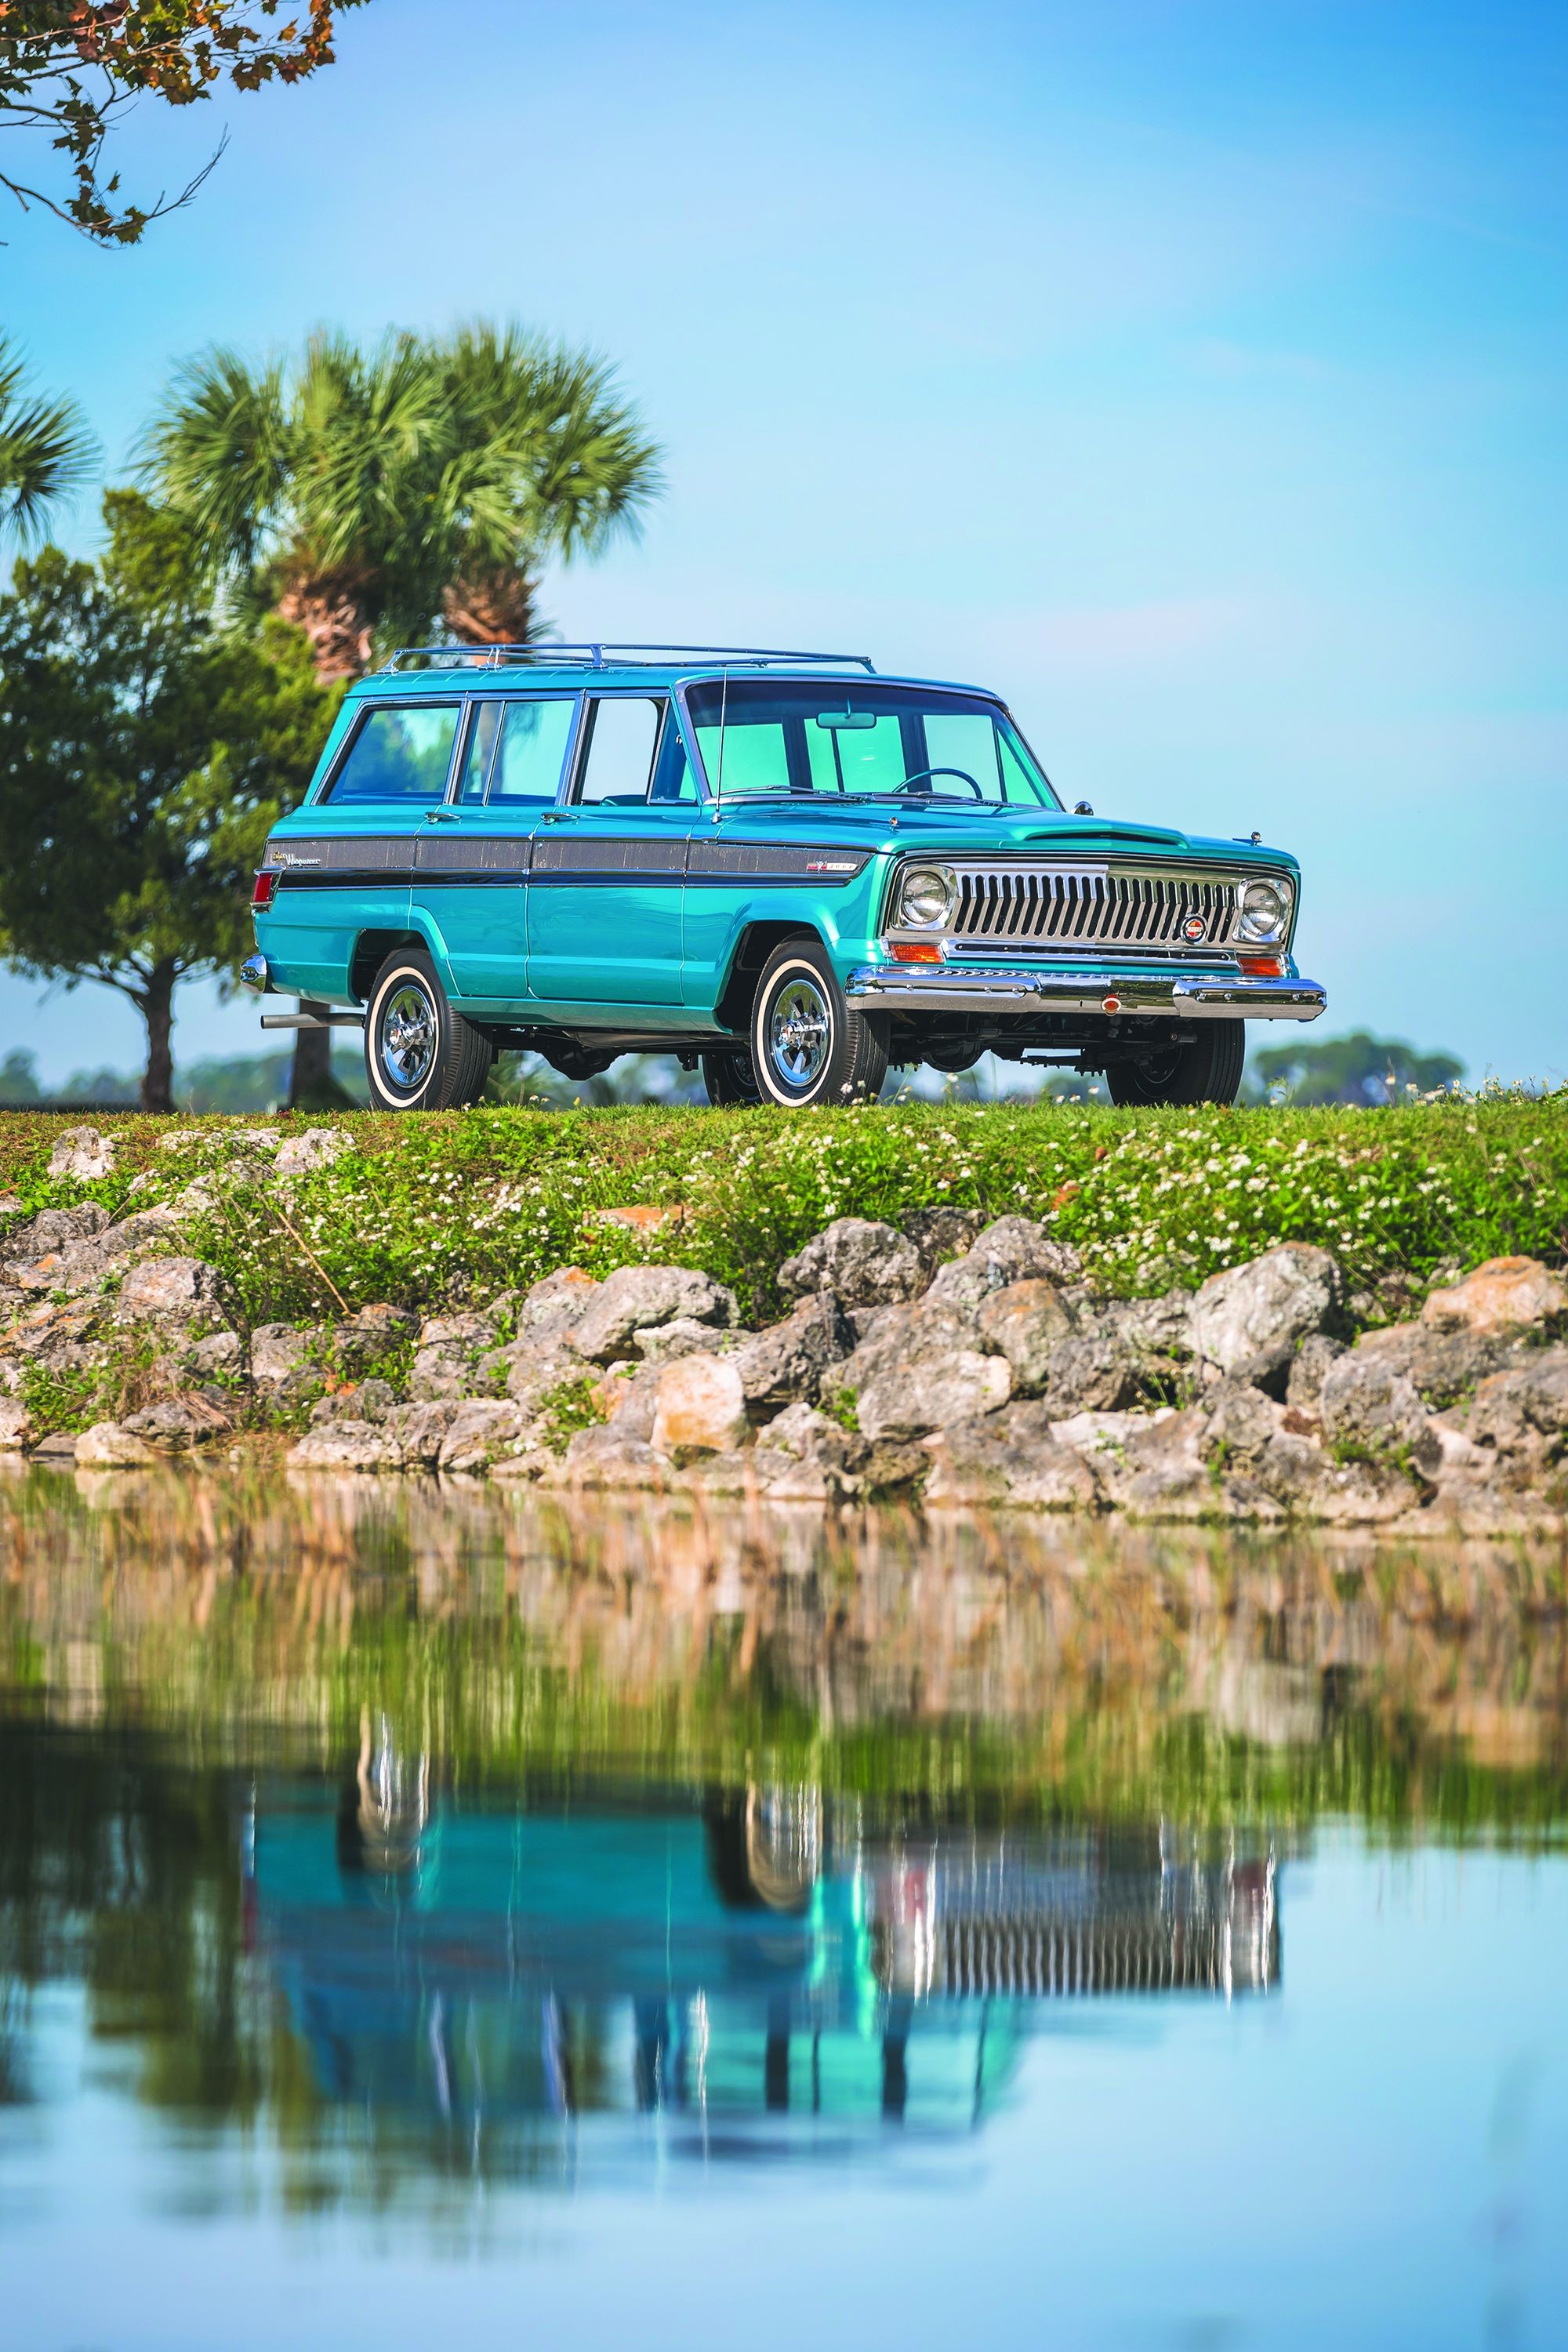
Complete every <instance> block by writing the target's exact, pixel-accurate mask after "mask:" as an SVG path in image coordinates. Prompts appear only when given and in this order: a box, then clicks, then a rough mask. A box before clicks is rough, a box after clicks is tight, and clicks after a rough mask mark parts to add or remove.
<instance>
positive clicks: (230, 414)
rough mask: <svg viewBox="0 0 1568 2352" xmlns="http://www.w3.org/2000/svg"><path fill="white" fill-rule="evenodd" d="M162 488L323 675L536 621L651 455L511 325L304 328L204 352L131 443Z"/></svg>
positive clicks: (587, 356)
mask: <svg viewBox="0 0 1568 2352" xmlns="http://www.w3.org/2000/svg"><path fill="white" fill-rule="evenodd" d="M145 459H146V471H147V473H148V475H149V477H150V478H151V481H152V483H153V486H154V488H155V489H156V490H157V492H158V493H159V495H160V496H161V497H162V498H163V499H164V500H165V501H166V502H167V503H168V504H169V505H170V506H172V507H173V508H174V509H175V510H176V511H177V512H179V513H182V514H183V515H184V516H185V517H186V519H187V520H189V521H190V522H191V523H192V524H194V525H195V532H196V537H197V539H198V541H199V542H200V543H201V545H202V546H203V547H204V548H205V551H206V556H207V560H208V562H209V563H210V565H211V567H212V569H213V571H214V572H215V573H216V575H218V576H219V577H220V578H221V579H224V580H226V582H227V583H228V585H229V587H230V590H231V592H232V593H233V594H234V596H235V598H236V601H237V604H240V606H241V607H246V606H248V607H249V608H250V609H251V610H252V611H254V612H259V611H260V610H262V609H265V608H266V607H268V606H270V607H272V608H273V609H274V610H276V611H277V612H278V613H279V614H280V615H281V616H282V618H283V619H285V620H287V621H291V622H293V623H294V624H295V625H297V626H298V627H300V629H302V630H303V631H304V633H305V635H306V636H307V637H308V638H309V640H310V649H311V654H312V656H313V659H314V662H315V667H316V675H317V677H319V678H320V679H321V682H322V683H323V684H324V685H325V684H331V683H333V682H335V681H336V680H339V679H342V678H352V677H360V676H362V675H363V672H364V670H365V669H366V668H368V667H369V665H370V662H371V659H372V657H373V655H374V650H375V648H376V646H378V644H379V645H383V646H384V645H387V644H396V643H398V642H403V643H406V642H408V641H409V640H410V639H418V638H424V637H429V636H432V635H435V634H436V633H437V631H441V632H443V633H444V634H445V635H447V636H449V637H451V638H454V639H456V640H457V641H458V642H459V643H463V644H469V645H495V644H501V643H507V642H512V643H518V644H527V643H528V642H530V641H531V639H532V638H533V637H534V636H535V635H538V634H540V633H541V625H540V622H539V617H538V612H537V605H536V597H537V591H538V581H539V573H540V570H541V567H542V565H543V563H544V562H547V561H548V560H549V559H550V558H551V557H552V556H555V557H558V558H560V559H561V560H563V561H570V559H571V558H572V557H574V556H575V555H579V554H592V553H595V552H596V551H598V550H599V549H600V548H602V547H603V546H604V545H605V543H606V541H609V540H610V539H611V538H612V537H613V536H614V535H615V533H616V531H617V530H635V529H636V527H637V520H638V518H639V515H640V513H641V510H642V509H643V508H644V507H645V506H646V505H647V502H648V500H649V499H652V498H653V497H654V496H656V495H657V493H658V488H659V464H658V460H659V453H658V447H657V446H656V445H655V443H654V442H653V441H651V440H650V439H649V438H648V436H647V434H646V433H645V432H644V430H643V427H642V425H641V423H640V421H639V419H638V417H637V412H636V410H635V409H633V408H632V407H630V406H629V405H628V404H626V402H625V401H624V400H623V399H621V397H620V396H619V394H618V392H617V388H616V378H615V374H614V372H613V371H612V370H611V369H610V368H609V367H608V366H607V365H606V364H605V362H604V361H602V360H600V359H598V358H596V357H595V356H594V355H593V354H592V353H590V352H573V351H569V350H567V349H566V348H564V347H563V346H562V345H558V344H554V343H551V342H549V341H546V340H545V339H543V338H542V337H540V336H537V335H531V334H529V333H528V332H526V331H524V330H523V329H521V328H519V327H515V326H508V327H501V328H496V327H494V326H491V325H489V324H487V323H485V322H482V321H481V322H479V323H477V324H475V325H473V326H470V327H466V328H463V329H461V330H459V331H458V332H457V333H456V334H454V335H451V336H448V337H446V338H421V337H418V336H416V335H412V334H407V333H393V334H389V335H387V336H386V337H384V340H383V341H381V342H380V343H379V344H377V345H375V346H374V348H372V349H371V350H369V351H363V350H361V349H360V348H359V347H358V346H356V345H355V344H354V343H353V342H352V341H350V340H349V339H348V338H347V337H346V336H343V335H338V334H329V333H324V332H323V333H320V334H317V335H314V336H312V337H311V339H310V342H309V343H308V344H307V346H306V349H305V353H304V357H303V359H302V361H301V362H300V364H299V365H298V366H297V367H296V368H294V369H293V370H292V372H290V371H289V370H287V369H286V368H285V367H284V366H283V365H282V364H280V363H279V362H269V363H268V365H266V366H264V367H261V368H259V369H258V368H253V367H251V366H250V365H249V364H247V362H246V361H245V360H244V359H242V358H241V357H239V356H238V354H237V353H236V352H231V351H224V350H214V351H209V352H205V353H203V354H201V355H200V356H199V357H197V358H196V359H194V360H192V361H190V362H188V363H187V364H186V366H185V367H184V369H182V370H181V372H180V373H179V374H178V376H177V377H176V379H175V381H174V384H173V386H172V387H171V390H170V393H169V395H168V397H167V399H166V400H165V402H164V403H163V407H162V408H161V409H160V411H159V412H158V414H157V415H155V416H154V418H153V423H152V425H151V426H150V427H149V430H148V433H147V436H146V447H145ZM332 1093H333V1082H332V1078H331V1032H330V1031H327V1030H302V1031H301V1032H300V1037H299V1042H298V1044H297V1045H296V1047H295V1053H294V1067H293V1074H292V1077H291V1080H290V1086H289V1099H290V1101H292V1102H296V1103H301V1102H311V1101H315V1102H321V1101H326V1100H330V1099H331V1096H332Z"/></svg>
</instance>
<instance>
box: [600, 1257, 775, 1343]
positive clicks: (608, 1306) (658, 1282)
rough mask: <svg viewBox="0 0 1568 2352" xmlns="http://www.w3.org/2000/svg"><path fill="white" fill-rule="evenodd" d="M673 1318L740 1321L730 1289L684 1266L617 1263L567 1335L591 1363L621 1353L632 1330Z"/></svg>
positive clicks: (724, 1321) (629, 1340)
mask: <svg viewBox="0 0 1568 2352" xmlns="http://www.w3.org/2000/svg"><path fill="white" fill-rule="evenodd" d="M678 1318H679V1319H683V1320H689V1321H691V1322H694V1323H718V1324H732V1323H736V1322H738V1321H739V1319H740V1314H739V1309H738V1308H737V1307H736V1303H735V1296H734V1293H733V1292H732V1291H730V1290H726V1289H725V1287H724V1286H723V1284H722V1283H719V1282H715V1281H714V1279H713V1277H712V1276H711V1275H710V1274H700V1273H698V1272H697V1271H696V1270H695V1269H694V1268H692V1267H690V1266H684V1265H622V1266H617V1267H616V1271H615V1273H614V1274H612V1275H608V1276H605V1280H604V1281H603V1282H602V1283H601V1284H600V1285H599V1286H598V1291H597V1295H596V1296H595V1298H594V1300H593V1302H592V1304H591V1305H590V1306H589V1307H588V1309H587V1312H586V1313H585V1314H584V1316H583V1317H582V1318H581V1320H580V1321H579V1322H578V1323H577V1324H576V1326H575V1328H574V1330H573V1331H572V1333H571V1335H570V1336H571V1339H572V1343H573V1345H574V1347H575V1348H576V1349H577V1351H578V1353H579V1355H583V1356H586V1357H588V1358H589V1359H590V1360H593V1361H594V1362H596V1363H601V1364H608V1363H613V1362H614V1360H615V1359H616V1357H617V1356H624V1355H625V1354H626V1351H627V1349H628V1348H629V1346H630V1344H631V1340H632V1337H633V1335H634V1333H636V1332H637V1331H642V1330H646V1329H647V1328H648V1327H649V1326H650V1325H652V1324H656V1323H673V1322H675V1321H676V1320H677V1319H678Z"/></svg>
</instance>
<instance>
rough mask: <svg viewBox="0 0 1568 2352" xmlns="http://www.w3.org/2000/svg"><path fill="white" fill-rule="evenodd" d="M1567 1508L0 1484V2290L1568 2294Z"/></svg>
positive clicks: (771, 2297) (529, 2315)
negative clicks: (1274, 1524) (1188, 1512)
mask: <svg viewBox="0 0 1568 2352" xmlns="http://www.w3.org/2000/svg"><path fill="white" fill-rule="evenodd" d="M1562 1592H1563V1562H1562V1559H1561V1558H1560V1557H1559V1556H1557V1555H1548V1554H1541V1555H1532V1554H1529V1553H1526V1552H1522V1551H1510V1552H1506V1553H1505V1552H1499V1551H1497V1550H1495V1549H1487V1548H1485V1547H1479V1546H1478V1547H1476V1548H1474V1549H1454V1550H1450V1551H1446V1552H1442V1553H1436V1552H1433V1551H1431V1550H1430V1549H1416V1548H1409V1549H1405V1550H1400V1551H1394V1550H1387V1549H1384V1550H1379V1549H1373V1548H1366V1547H1357V1546H1352V1545H1349V1544H1345V1545H1340V1546H1335V1545H1332V1544H1324V1543H1316V1544H1312V1545H1310V1546H1309V1545H1293V1544H1287V1543H1280V1542H1279V1541H1273V1542H1268V1543H1264V1542H1261V1541H1258V1542H1251V1543H1248V1542H1244V1541H1238V1540H1237V1539H1235V1538H1218V1537H1211V1536H1200V1535H1194V1536H1191V1537H1187V1536H1175V1535H1159V1536H1156V1535H1142V1536H1140V1535H1138V1534H1136V1533H1129V1531H1127V1530H1125V1529H1122V1530H1118V1531H1117V1532H1116V1533H1115V1534H1114V1535H1111V1534H1109V1533H1099V1534H1097V1533H1095V1532H1094V1531H1092V1530H1089V1531H1086V1530H1083V1529H1078V1528H1061V1527H1052V1526H1050V1525H1048V1524H1039V1525H1030V1524H1026V1525H1024V1526H1021V1527H1004V1526H1002V1525H1001V1524H1000V1523H991V1524H986V1523H984V1522H982V1521H969V1522H952V1523H948V1524H944V1525H943V1526H942V1527H940V1528H931V1529H927V1530H922V1529H921V1528H918V1527H917V1526H916V1525H915V1524H914V1523H913V1522H912V1521H910V1520H905V1519H901V1518H897V1517H882V1518H879V1519H874V1520H868V1521H865V1522H862V1523H858V1524H856V1525H853V1526H849V1527H846V1528H839V1529H837V1530H827V1529H825V1528H823V1527H822V1525H821V1524H820V1523H819V1522H818V1521H817V1520H816V1519H815V1518H814V1517H812V1516H810V1515H809V1514H807V1515H803V1516H802V1517H800V1518H798V1519H783V1520H781V1519H779V1518H777V1517H770V1518H769V1519H767V1520H762V1519H756V1520H752V1519H748V1518H747V1517H744V1516H736V1517H729V1518H708V1517H701V1516H696V1517H693V1516H691V1515H690V1514H689V1513H682V1512H679V1511H677V1510H673V1509H670V1508H668V1507H656V1506H654V1505H651V1504H650V1505H648V1506H646V1507H629V1508H605V1509H601V1510H596V1511H594V1512H583V1511H578V1512H575V1513H574V1514H571V1515H566V1514H564V1513H563V1512H562V1511H560V1510H558V1509H554V1508H551V1507H543V1508H542V1507H540V1506H539V1504H538V1503H537V1502H530V1501H529V1500H528V1499H526V1498H517V1499H513V1500H510V1501H508V1500H505V1499H499V1498H496V1497H493V1496H489V1495H487V1494H485V1493H484V1492H483V1491H482V1490H475V1491H473V1492H471V1493H468V1494H464V1495H459V1496H456V1497H453V1496H450V1495H448V1496H444V1497H440V1496H437V1495H435V1494H434V1493H433V1492H425V1491H422V1490H419V1489H417V1488H410V1489H396V1490H395V1491H393V1492H391V1493H388V1492H387V1491H385V1490H381V1491H377V1490H376V1489H374V1487H371V1486H366V1487H364V1488H363V1489H359V1488H355V1487H353V1486H323V1487H320V1488H315V1489H312V1488H310V1487H306V1486H300V1487H289V1486H286V1485H284V1484H282V1483H280V1482H279V1483H275V1484H274V1485H273V1486H271V1487H268V1486H264V1485H257V1486H252V1487H249V1488H242V1487H239V1486H223V1485H219V1484H216V1483H205V1482H204V1483H196V1482H194V1481H186V1482H174V1481H171V1482H168V1483H143V1482H140V1481H133V1480H132V1481H128V1480H122V1479H100V1480H98V1481H89V1480H88V1479H86V1478H81V1479H70V1478H62V1477H52V1476H48V1475H43V1474H38V1475H34V1476H31V1477H23V1478H16V1479H14V1480H12V1481H9V1482H7V1483H6V1485H5V1486H4V1487H0V2342H3V2343H4V2345H5V2347H6V2352H11V2347H16V2352H24V2348H25V2347H61V2348H62V2352H71V2348H72V2347H79V2348H80V2352H86V2348H87V2347H105V2352H109V2347H116V2352H118V2347H142V2346H145V2347H159V2352H164V2347H187V2346H189V2347H209V2346H211V2347H216V2346H223V2347H235V2346H252V2345H254V2346H267V2347H274V2346H277V2345H279V2344H283V2343H287V2344H289V2346H291V2347H294V2346H299V2347H313V2346H317V2345H321V2346H331V2347H334V2348H336V2347H342V2346H343V2345H344V2344H345V2343H353V2344H359V2343H372V2344H377V2345H385V2346H389V2347H392V2346H401V2345H405V2344H408V2345H415V2344H417V2345H421V2346H424V2345H426V2344H429V2343H432V2342H447V2341H448V2340H450V2341H454V2342H463V2343H472V2344H489V2343H492V2342H494V2343H500V2342H503V2341H504V2342H508V2343H511V2342H517V2341H523V2342H542V2343H547V2344H552V2345H553V2344H558V2343H563V2342H574V2343H577V2344H580V2345H584V2346H587V2347H597V2346H600V2345H603V2346H605V2347H610V2346H615V2347H619V2346H621V2345H623V2344H626V2343H636V2344H638V2345H644V2346H658V2345H665V2344H668V2345H672V2346H679V2347H706V2346H709V2345H713V2346H724V2347H733V2346H737V2345H740V2346H748V2347H749V2346H761V2347H771V2346H774V2345H777V2346H780V2347H785V2346H787V2347H790V2352H799V2347H801V2346H802V2344H803V2343H804V2344H806V2345H809V2346H812V2347H831V2346H837V2345H849V2344H854V2345H856V2346H861V2345H864V2344H866V2343H868V2342H869V2343H873V2344H879V2343H884V2342H885V2343H889V2344H892V2343H896V2344H899V2345H909V2346H926V2345H931V2346H936V2345H941V2346H943V2347H946V2346H950V2345H953V2344H963V2345H966V2346H967V2345H973V2344H977V2343H978V2344H986V2343H991V2342H1004V2341H1005V2342H1009V2343H1012V2342H1030V2343H1032V2342H1037V2341H1038V2342H1050V2343H1058V2344H1061V2345H1064V2346H1079V2345H1086V2346H1095V2345H1106V2346H1114V2347H1131V2346H1142V2345H1155V2346H1159V2345H1173V2346H1191V2347H1198V2346H1204V2347H1218V2346H1232V2345H1234V2346H1246V2345H1301V2346H1313V2347H1318V2346H1321V2345H1324V2344H1326V2343H1330V2342H1333V2343H1335V2344H1339V2345H1347V2346H1354V2345H1363V2344H1365V2345H1391V2346H1406V2345H1419V2346H1423V2347H1434V2346H1447V2345H1455V2346H1460V2345H1464V2346H1469V2345H1487V2346H1492V2345H1496V2346H1526V2345H1554V2344H1562V2343H1564V2342H1568V2231H1564V2228H1563V2220H1562V2214H1563V2183H1564V2181H1565V2180H1568V2017H1565V2000H1564V1995H1565V1991H1568V1861H1565V1853H1564V1837H1563V1828H1564V1822H1565V1821H1568V1736H1565V1731H1568V1671H1565V1669H1568V1645H1565V1641H1564V1633H1563V1616H1562V1612H1561V1605H1560V1604H1561V1599H1562Z"/></svg>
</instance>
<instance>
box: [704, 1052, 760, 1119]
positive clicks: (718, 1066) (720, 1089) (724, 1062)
mask: <svg viewBox="0 0 1568 2352" xmlns="http://www.w3.org/2000/svg"><path fill="white" fill-rule="evenodd" d="M702 1084H703V1086H704V1087H706V1089H707V1093H708V1099H709V1101H710V1103H711V1104H712V1105H713V1107H714V1108H715V1109H716V1110H742V1109H745V1108H748V1107H749V1106H750V1105H751V1104H752V1103H760V1102H761V1101H762V1099H763V1090H762V1088H761V1087H759V1086H758V1084H757V1074H756V1072H755V1070H753V1069H752V1057H751V1055H750V1054H748V1053H747V1052H746V1051H745V1050H744V1048H743V1047H742V1050H741V1051H740V1052H739V1053H729V1054H704V1055H703V1056H702Z"/></svg>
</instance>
